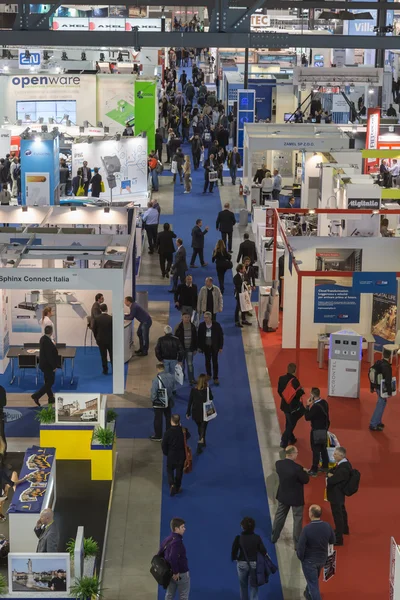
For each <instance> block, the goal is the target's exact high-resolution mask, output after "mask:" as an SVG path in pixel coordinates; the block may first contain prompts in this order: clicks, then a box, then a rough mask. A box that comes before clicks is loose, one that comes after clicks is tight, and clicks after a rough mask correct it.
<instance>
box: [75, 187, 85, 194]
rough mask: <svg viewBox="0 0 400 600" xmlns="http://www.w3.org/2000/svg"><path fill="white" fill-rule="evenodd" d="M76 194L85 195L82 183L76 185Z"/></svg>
mask: <svg viewBox="0 0 400 600" xmlns="http://www.w3.org/2000/svg"><path fill="white" fill-rule="evenodd" d="M76 195H77V196H84V195H85V188H84V187H83V185H80V186H79V187H78V191H77V192H76Z"/></svg>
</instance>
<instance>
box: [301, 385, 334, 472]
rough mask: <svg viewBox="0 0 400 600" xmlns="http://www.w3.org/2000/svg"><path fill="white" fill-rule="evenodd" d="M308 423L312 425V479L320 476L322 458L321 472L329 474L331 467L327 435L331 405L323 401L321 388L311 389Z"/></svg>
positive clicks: (307, 411)
mask: <svg viewBox="0 0 400 600" xmlns="http://www.w3.org/2000/svg"><path fill="white" fill-rule="evenodd" d="M304 416H305V419H306V421H310V423H311V433H310V443H311V451H312V466H311V469H310V470H309V471H308V473H309V475H311V477H316V476H317V475H318V465H319V460H320V458H322V468H321V471H323V472H325V473H327V472H328V467H329V457H328V451H327V449H326V444H327V435H328V429H329V425H330V421H329V405H328V403H327V401H326V400H322V399H321V392H320V390H319V388H317V387H313V388H311V396H310V398H309V399H308V400H307V405H306V412H305V415H304Z"/></svg>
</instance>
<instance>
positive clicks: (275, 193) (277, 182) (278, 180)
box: [272, 169, 282, 200]
mask: <svg viewBox="0 0 400 600" xmlns="http://www.w3.org/2000/svg"><path fill="white" fill-rule="evenodd" d="M281 189H282V177H281V176H280V175H279V169H274V186H273V190H272V197H273V199H274V200H279V192H280V191H281Z"/></svg>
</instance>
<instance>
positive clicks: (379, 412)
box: [369, 348, 393, 431]
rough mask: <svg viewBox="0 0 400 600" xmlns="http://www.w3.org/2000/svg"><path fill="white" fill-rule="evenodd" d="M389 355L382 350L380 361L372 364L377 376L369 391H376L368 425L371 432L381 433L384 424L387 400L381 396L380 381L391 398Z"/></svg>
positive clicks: (387, 351) (388, 351)
mask: <svg viewBox="0 0 400 600" xmlns="http://www.w3.org/2000/svg"><path fill="white" fill-rule="evenodd" d="M390 358H391V353H390V350H387V349H386V348H384V349H383V353H382V360H378V361H377V362H376V363H375V364H374V367H373V368H374V370H375V373H376V375H377V377H376V384H372V385H371V390H372V391H374V390H375V391H376V394H377V396H378V400H377V403H376V406H375V410H374V413H373V415H372V417H371V421H370V423H369V428H370V430H371V431H383V429H384V427H385V426H384V424H383V423H382V419H383V413H384V412H385V408H386V404H387V398H382V396H381V383H380V382H381V380H383V381H384V382H385V384H386V389H387V394H388V396H389V398H390V397H391V396H392V393H393V392H392V365H391V364H390Z"/></svg>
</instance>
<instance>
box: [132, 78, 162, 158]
mask: <svg viewBox="0 0 400 600" xmlns="http://www.w3.org/2000/svg"><path fill="white" fill-rule="evenodd" d="M156 94H157V92H156V82H155V81H141V80H140V79H137V80H136V81H135V134H136V135H138V134H139V133H140V132H141V131H145V132H146V134H147V139H148V140H150V142H149V143H150V144H153V143H154V142H153V141H154V136H155V119H156ZM149 149H150V147H149Z"/></svg>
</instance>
